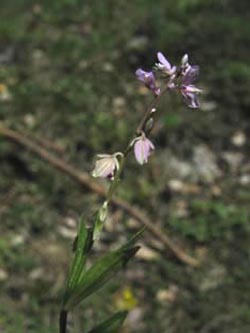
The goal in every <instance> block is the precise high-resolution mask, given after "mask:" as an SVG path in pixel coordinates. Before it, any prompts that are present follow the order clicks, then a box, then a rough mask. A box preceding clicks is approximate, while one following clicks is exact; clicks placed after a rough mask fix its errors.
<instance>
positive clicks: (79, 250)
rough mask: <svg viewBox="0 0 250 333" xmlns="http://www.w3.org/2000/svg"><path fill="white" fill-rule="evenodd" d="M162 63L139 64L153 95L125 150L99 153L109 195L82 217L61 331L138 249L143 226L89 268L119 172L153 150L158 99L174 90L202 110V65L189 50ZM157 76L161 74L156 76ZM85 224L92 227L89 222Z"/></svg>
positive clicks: (111, 321) (118, 319)
mask: <svg viewBox="0 0 250 333" xmlns="http://www.w3.org/2000/svg"><path fill="white" fill-rule="evenodd" d="M157 59H158V62H156V64H155V66H154V67H153V69H152V70H150V71H145V70H143V69H141V68H139V69H137V70H136V72H135V74H136V77H137V79H138V80H139V81H140V82H141V83H142V84H144V85H145V87H147V88H148V89H149V90H150V91H151V92H152V95H153V99H152V101H151V103H150V104H149V106H148V107H146V109H145V112H144V114H143V116H142V119H141V121H140V122H139V124H138V126H137V128H136V129H135V132H134V134H133V136H132V138H131V139H130V140H129V141H128V144H127V147H126V148H125V150H124V151H123V152H116V153H113V154H107V153H105V154H99V155H97V158H96V162H95V167H94V170H93V171H92V176H93V177H101V178H107V181H108V182H109V188H108V191H107V194H106V198H105V200H104V202H103V204H102V205H101V207H100V208H99V209H98V211H97V212H96V214H94V217H93V219H92V220H91V221H85V219H84V217H82V218H81V219H80V221H79V228H78V233H77V237H76V239H75V242H74V258H73V261H72V264H71V268H70V271H69V276H68V279H67V282H66V286H65V291H64V296H63V301H62V308H61V312H60V325H59V326H60V333H66V331H67V314H68V312H69V311H72V310H73V309H74V308H75V307H76V306H78V305H79V304H80V303H81V302H82V301H84V300H85V299H86V298H87V297H89V296H91V295H92V294H94V293H95V292H96V291H97V290H99V289H100V288H101V287H102V286H103V285H104V284H105V283H106V282H107V281H109V280H110V279H111V278H112V277H113V276H114V275H115V274H116V273H117V272H118V271H119V270H120V269H122V268H124V266H125V265H126V263H127V262H128V261H129V260H130V259H131V258H132V257H134V255H135V254H136V252H137V251H138V250H139V246H137V245H135V244H136V241H137V240H138V238H139V237H140V235H141V233H142V232H143V230H140V231H139V232H138V233H137V234H136V235H134V237H132V239H130V240H129V241H128V242H127V243H126V244H124V245H122V246H121V247H120V248H118V249H117V250H115V251H110V252H108V253H107V254H105V255H103V256H102V257H100V258H98V259H97V260H96V261H95V262H94V263H93V264H92V266H91V267H90V268H86V261H87V258H88V255H89V252H90V251H91V249H92V247H93V245H94V243H95V242H97V241H98V239H99V238H100V234H101V232H102V230H103V226H104V224H105V221H106V218H107V215H108V208H109V204H110V202H111V200H112V197H113V195H114V193H115V191H116V189H117V187H118V186H119V184H120V178H121V174H122V172H123V170H124V167H125V164H126V160H127V158H128V156H129V153H130V152H131V151H133V152H134V156H135V159H136V161H137V162H138V163H139V164H140V165H143V164H145V163H148V160H149V158H150V156H151V154H152V153H153V151H154V150H155V146H154V144H153V143H152V141H151V140H150V138H149V137H150V133H151V130H152V128H153V126H154V121H155V119H156V117H157V114H158V111H157V107H158V104H159V101H160V99H161V98H162V97H163V96H164V95H165V94H166V93H167V92H169V91H176V92H177V93H180V95H182V97H183V99H184V102H185V103H186V104H187V106H188V107H190V108H194V109H195V108H198V107H199V101H198V96H199V94H200V93H201V90H200V89H199V88H197V87H196V86H195V85H194V83H195V81H196V79H197V78H198V75H199V67H198V66H196V65H190V64H189V58H188V55H187V54H185V55H184V56H183V57H182V59H181V62H180V64H179V65H178V66H175V65H174V66H172V65H171V64H170V62H169V61H168V60H167V58H166V57H165V56H164V55H163V53H161V52H158V53H157ZM156 77H159V79H158V80H156ZM86 222H88V224H89V225H90V226H89V227H87V226H86ZM126 314H127V313H126V312H124V311H120V312H117V313H115V314H114V315H112V316H111V317H110V318H108V319H106V320H105V321H104V322H102V323H99V324H98V325H97V326H95V327H94V328H92V329H91V330H89V331H88V333H105V332H106V333H111V332H114V333H115V332H118V330H119V328H120V326H121V325H122V323H123V321H124V320H125V318H126Z"/></svg>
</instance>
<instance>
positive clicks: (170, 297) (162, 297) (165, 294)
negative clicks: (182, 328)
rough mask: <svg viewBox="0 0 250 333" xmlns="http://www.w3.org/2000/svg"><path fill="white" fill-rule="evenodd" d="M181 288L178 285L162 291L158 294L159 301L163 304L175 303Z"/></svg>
mask: <svg viewBox="0 0 250 333" xmlns="http://www.w3.org/2000/svg"><path fill="white" fill-rule="evenodd" d="M178 292H179V288H178V287H177V286H176V285H174V284H173V285H170V286H169V288H168V289H160V290H159V291H158V292H157V294H156V299H157V301H159V302H161V303H165V302H170V303H173V302H174V301H175V300H176V297H177V295H178Z"/></svg>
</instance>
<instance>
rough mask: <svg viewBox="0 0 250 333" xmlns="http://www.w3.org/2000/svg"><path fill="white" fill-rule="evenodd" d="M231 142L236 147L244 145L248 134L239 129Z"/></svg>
mask: <svg viewBox="0 0 250 333" xmlns="http://www.w3.org/2000/svg"><path fill="white" fill-rule="evenodd" d="M231 142H232V144H233V145H235V146H236V147H242V146H243V145H244V144H245V143H246V135H245V133H243V132H242V131H237V132H235V133H234V135H233V136H232V138H231Z"/></svg>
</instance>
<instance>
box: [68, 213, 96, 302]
mask: <svg viewBox="0 0 250 333" xmlns="http://www.w3.org/2000/svg"><path fill="white" fill-rule="evenodd" d="M92 242H93V241H92V230H91V229H87V228H86V226H85V223H84V221H83V219H81V220H80V221H79V226H78V234H77V237H76V240H75V244H74V245H75V255H74V259H73V262H72V265H71V268H70V272H69V277H68V281H67V286H66V290H65V295H64V300H63V304H65V303H66V302H67V300H68V299H69V297H70V294H71V293H72V290H74V289H75V287H76V286H77V284H78V281H79V279H80V277H81V276H82V274H83V271H84V268H85V263H86V258H87V256H86V255H87V253H88V252H89V250H90V248H91V246H92Z"/></svg>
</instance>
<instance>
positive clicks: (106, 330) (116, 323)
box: [88, 311, 128, 333]
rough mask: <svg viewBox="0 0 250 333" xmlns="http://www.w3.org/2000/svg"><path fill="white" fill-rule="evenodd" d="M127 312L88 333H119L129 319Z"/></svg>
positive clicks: (115, 316)
mask: <svg viewBox="0 0 250 333" xmlns="http://www.w3.org/2000/svg"><path fill="white" fill-rule="evenodd" d="M127 314H128V313H127V311H120V312H117V313H115V314H114V315H113V316H111V317H110V318H108V319H107V320H105V321H103V322H102V323H101V324H99V325H97V326H96V327H94V328H93V329H92V330H91V331H89V332H88V333H117V332H118V329H119V328H120V327H121V326H122V324H123V322H124V320H125V319H126V317H127Z"/></svg>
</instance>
